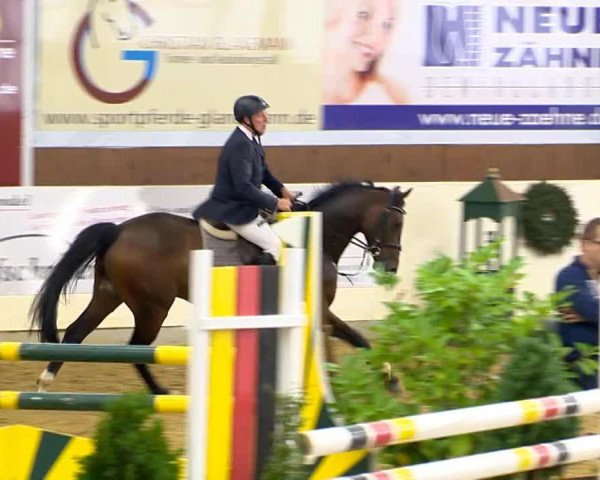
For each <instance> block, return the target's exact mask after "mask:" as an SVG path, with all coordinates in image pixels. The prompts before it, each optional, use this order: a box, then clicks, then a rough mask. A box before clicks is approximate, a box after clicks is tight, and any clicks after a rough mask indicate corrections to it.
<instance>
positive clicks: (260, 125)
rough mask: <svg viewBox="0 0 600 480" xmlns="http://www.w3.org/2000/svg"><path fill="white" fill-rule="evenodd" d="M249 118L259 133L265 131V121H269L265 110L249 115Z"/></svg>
mask: <svg viewBox="0 0 600 480" xmlns="http://www.w3.org/2000/svg"><path fill="white" fill-rule="evenodd" d="M250 120H251V121H252V125H254V128H255V129H256V131H257V132H258V134H259V135H262V134H263V133H265V131H266V130H267V123H269V116H268V115H267V112H266V110H263V111H261V112H258V113H255V114H254V115H252V116H251V117H250Z"/></svg>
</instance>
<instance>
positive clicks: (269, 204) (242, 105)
mask: <svg viewBox="0 0 600 480" xmlns="http://www.w3.org/2000/svg"><path fill="white" fill-rule="evenodd" d="M267 108H269V105H268V103H267V102H265V101H264V100H263V99H262V98H260V97H258V96H256V95H245V96H243V97H240V98H238V99H237V100H236V102H235V104H234V106H233V115H234V117H235V119H236V121H237V122H238V123H239V125H238V126H237V128H236V129H235V130H234V131H233V133H232V134H231V135H230V136H229V138H228V139H227V142H226V143H225V145H224V146H223V149H222V150H221V155H220V156H219V162H218V166H217V176H216V179H215V185H214V187H213V190H212V192H211V194H210V197H209V198H208V200H206V201H205V202H204V203H202V204H200V205H199V206H198V207H197V208H196V209H195V210H194V213H193V217H194V218H195V219H196V220H199V219H200V218H201V217H202V218H207V219H211V220H216V221H221V222H223V223H225V224H226V225H227V226H228V227H229V228H230V229H231V230H233V231H234V232H236V233H237V234H238V235H240V236H241V237H243V238H245V239H246V240H248V241H249V242H251V243H253V244H255V245H257V246H259V247H260V248H261V249H262V250H263V252H262V254H261V255H260V257H259V258H258V259H257V261H258V263H260V264H275V263H276V261H277V259H278V258H279V255H280V250H281V240H280V239H279V237H278V236H277V235H276V234H275V232H273V230H272V229H271V227H270V226H269V224H268V223H267V222H266V221H263V220H262V218H261V217H260V216H259V210H260V209H264V210H270V211H275V209H277V210H282V211H290V209H291V202H292V200H293V196H292V194H291V193H290V191H289V190H288V189H287V188H286V187H285V186H284V185H283V184H282V183H281V182H280V181H279V180H277V178H275V176H274V175H273V174H272V173H271V171H270V170H269V167H268V166H267V164H266V162H265V151H264V149H263V147H262V144H261V141H260V137H261V136H262V135H263V134H264V133H265V131H266V129H267V123H268V119H269V118H268V116H267V113H266V111H265V110H266V109H267ZM262 184H264V185H265V186H266V187H267V188H268V189H269V190H271V192H273V194H275V195H276V196H277V198H275V197H273V196H272V195H269V194H268V193H265V192H263V191H261V188H260V187H261V185H262Z"/></svg>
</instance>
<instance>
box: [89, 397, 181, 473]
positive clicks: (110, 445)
mask: <svg viewBox="0 0 600 480" xmlns="http://www.w3.org/2000/svg"><path fill="white" fill-rule="evenodd" d="M151 416H152V409H151V408H150V407H149V406H148V402H147V400H145V399H144V396H141V395H126V396H124V397H123V398H122V399H120V400H118V401H116V402H114V403H113V404H111V405H109V406H108V408H107V415H106V416H105V417H104V418H102V420H101V421H100V422H99V423H98V425H97V427H96V431H95V433H94V442H95V447H96V449H95V452H94V453H92V454H90V455H89V456H87V457H84V458H83V459H82V460H81V462H80V463H81V466H82V471H81V473H80V474H79V475H78V479H79V480H102V479H106V480H109V479H110V480H138V479H139V480H176V479H177V478H178V473H179V466H178V452H175V451H171V450H170V448H169V446H168V444H167V441H166V440H165V436H164V431H163V427H162V424H161V422H160V421H159V420H158V419H156V418H155V419H152V418H151Z"/></svg>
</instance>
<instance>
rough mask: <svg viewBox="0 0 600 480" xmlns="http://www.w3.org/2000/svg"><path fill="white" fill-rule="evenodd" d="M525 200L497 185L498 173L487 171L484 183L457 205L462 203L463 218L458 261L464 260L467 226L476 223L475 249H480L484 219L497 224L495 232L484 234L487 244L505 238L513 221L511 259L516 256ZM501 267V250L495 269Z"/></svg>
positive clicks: (491, 170) (494, 170) (498, 180)
mask: <svg viewBox="0 0 600 480" xmlns="http://www.w3.org/2000/svg"><path fill="white" fill-rule="evenodd" d="M524 200H525V197H523V195H521V194H518V193H515V192H513V191H512V190H511V189H510V188H508V187H507V186H506V185H504V183H502V182H501V181H500V173H499V171H498V169H497V168H490V169H489V170H488V172H487V176H486V178H485V180H484V181H483V182H481V183H480V184H479V185H477V186H476V187H475V188H473V189H472V190H471V191H470V192H469V193H467V194H466V195H464V196H463V197H462V198H461V199H460V201H461V202H463V218H462V222H461V228H460V247H459V248H460V252H459V258H460V259H463V258H464V257H465V254H466V253H467V222H468V221H469V220H475V247H476V248H479V247H481V246H482V245H483V242H482V240H483V233H484V232H483V219H484V218H489V219H490V220H493V221H494V222H496V224H497V225H496V228H495V229H493V230H489V231H486V232H485V234H486V237H487V238H486V239H485V241H486V242H492V241H494V240H496V239H497V238H498V237H502V238H503V239H505V240H507V238H506V237H505V229H506V228H505V227H506V222H505V220H506V219H507V218H510V217H512V218H513V219H514V222H513V229H512V234H511V235H510V237H511V240H512V242H511V243H512V257H515V256H516V255H517V236H518V233H519V232H518V229H519V221H518V220H519V210H520V204H521V202H523V201H524ZM500 265H502V248H501V249H500V252H499V257H498V267H499V266H500Z"/></svg>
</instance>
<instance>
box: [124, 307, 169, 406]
mask: <svg viewBox="0 0 600 480" xmlns="http://www.w3.org/2000/svg"><path fill="white" fill-rule="evenodd" d="M171 303H172V301H171ZM169 308H170V305H169V306H167V307H166V308H162V307H160V306H157V305H154V306H147V307H143V308H140V309H138V310H137V311H136V312H134V316H135V329H134V330H133V335H132V336H131V340H130V341H129V344H130V345H150V344H151V343H152V342H153V341H154V340H155V339H156V337H157V335H158V332H159V330H160V327H161V326H162V324H163V322H164V321H165V318H166V317H167V314H168V312H169ZM135 368H136V369H137V371H138V373H139V374H140V376H141V377H142V379H143V380H144V382H145V383H146V385H147V386H148V388H149V389H150V391H151V392H152V393H153V394H154V395H166V394H168V393H169V391H168V390H167V389H166V388H164V387H162V386H161V385H160V384H159V383H158V382H157V381H156V380H155V379H154V376H153V375H152V373H150V369H149V368H148V366H147V365H146V364H145V363H136V364H135Z"/></svg>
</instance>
